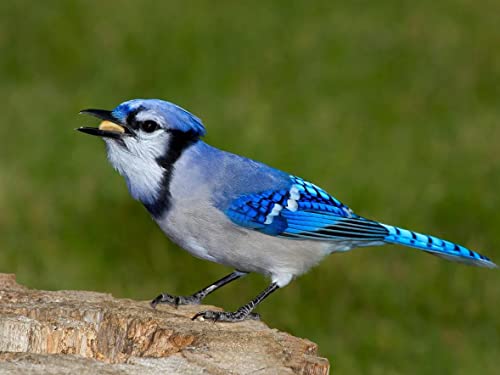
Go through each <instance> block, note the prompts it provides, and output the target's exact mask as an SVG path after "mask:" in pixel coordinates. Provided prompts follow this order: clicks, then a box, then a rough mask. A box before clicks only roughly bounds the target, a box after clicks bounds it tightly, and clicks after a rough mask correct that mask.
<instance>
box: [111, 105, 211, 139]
mask: <svg viewBox="0 0 500 375" xmlns="http://www.w3.org/2000/svg"><path fill="white" fill-rule="evenodd" d="M138 111H153V112H156V114H157V115H158V116H161V117H162V118H164V119H165V121H166V123H167V124H168V127H169V128H171V129H177V130H180V131H183V132H188V131H194V132H195V133H196V134H198V135H199V136H204V135H205V134H206V130H205V127H204V126H203V123H202V122H201V120H200V119H199V118H198V117H196V116H195V115H193V114H192V113H190V112H188V111H186V110H185V109H184V108H181V107H179V106H178V105H175V104H173V103H170V102H167V101H164V100H159V99H133V100H129V101H126V102H123V103H121V104H120V105H118V107H116V108H115V109H114V110H113V116H114V117H116V118H117V119H119V120H120V121H123V122H125V121H126V119H127V117H128V116H129V115H130V114H131V113H134V112H138Z"/></svg>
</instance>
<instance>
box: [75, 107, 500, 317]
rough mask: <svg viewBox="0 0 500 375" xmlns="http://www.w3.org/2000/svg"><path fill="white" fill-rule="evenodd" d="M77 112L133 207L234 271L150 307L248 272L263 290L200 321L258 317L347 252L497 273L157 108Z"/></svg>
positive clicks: (186, 300) (186, 299)
mask: <svg viewBox="0 0 500 375" xmlns="http://www.w3.org/2000/svg"><path fill="white" fill-rule="evenodd" d="M81 113H84V114H87V115H91V116H94V117H97V118H98V119H100V120H102V122H101V123H100V125H99V127H97V128H95V127H81V128H78V129H77V130H79V131H81V132H84V133H87V134H91V135H96V136H99V137H101V138H102V139H103V140H104V141H105V144H106V150H107V155H108V160H109V162H110V163H111V165H112V166H113V167H114V168H115V169H116V170H117V171H118V172H119V173H120V174H121V175H122V176H123V177H124V178H125V181H126V183H127V187H128V190H129V192H130V194H131V195H132V197H133V198H135V199H136V200H138V201H140V202H141V203H142V204H143V205H144V206H145V207H146V209H147V210H148V211H149V213H150V214H151V216H152V217H153V219H154V220H155V221H156V223H157V224H158V225H159V226H160V228H161V229H162V231H163V232H164V233H165V234H166V235H167V236H168V237H169V238H170V239H171V240H172V241H173V242H175V243H176V244H178V245H179V246H180V247H182V248H184V249H186V250H187V251H188V252H190V253H191V254H192V255H194V256H196V257H199V258H202V259H206V260H210V261H212V262H216V263H219V264H223V265H226V266H228V267H231V268H233V269H234V270H235V271H234V272H233V273H231V274H230V275H228V276H226V277H224V278H222V279H220V280H218V281H216V282H214V283H213V284H211V285H209V286H208V287H206V288H204V289H202V290H200V291H198V292H196V293H194V294H193V295H190V296H173V295H170V294H168V293H163V294H161V295H159V296H158V297H157V298H155V299H154V300H153V301H152V302H151V305H152V306H153V307H155V306H156V305H157V304H160V303H166V304H170V305H175V306H177V305H182V304H199V303H200V302H201V301H202V299H203V298H204V297H206V296H207V295H208V294H210V293H212V292H213V291H214V290H216V289H218V288H220V287H222V286H223V285H225V284H227V283H229V282H231V281H234V280H236V279H238V278H240V277H242V276H244V275H246V274H247V273H249V272H257V273H261V274H264V275H267V276H269V277H270V278H271V284H270V285H269V286H268V287H267V288H266V289H265V290H264V291H263V292H262V293H260V294H259V295H258V296H257V297H255V298H254V299H253V300H251V301H250V302H249V303H248V304H246V305H244V306H242V307H240V308H239V309H238V310H236V311H234V312H221V311H202V312H199V313H198V314H196V315H195V316H194V317H193V319H196V318H198V317H200V318H204V319H207V320H213V321H224V322H236V321H241V320H244V319H249V318H256V316H257V314H254V313H253V310H254V309H255V307H256V306H257V305H258V304H259V303H260V302H262V300H264V299H265V298H266V297H267V296H268V295H270V294H271V293H273V292H274V291H275V290H277V289H278V288H283V287H284V286H285V285H287V284H288V283H289V282H290V281H291V280H292V279H294V278H295V277H297V276H299V275H301V274H303V273H304V272H306V271H307V270H309V269H310V268H311V267H313V266H314V265H316V264H318V262H319V261H321V260H322V259H323V258H324V257H326V256H327V255H329V254H331V253H333V252H337V251H347V250H351V249H353V248H355V247H362V246H378V245H383V244H387V243H389V244H398V245H404V246H408V247H412V248H415V249H418V250H421V251H424V252H426V253H428V254H432V255H436V256H438V257H440V258H444V259H448V260H453V261H456V262H462V263H466V264H472V265H475V266H482V267H488V268H494V267H496V265H495V263H493V262H492V261H491V260H490V259H488V258H487V257H485V256H483V255H481V254H478V253H476V252H474V251H472V250H469V249H467V248H465V247H463V246H460V245H457V244H454V243H452V242H449V241H445V240H442V239H440V238H437V237H434V236H430V235H426V234H420V233H417V232H413V231H410V230H406V229H402V228H398V227H394V226H391V225H386V224H382V223H379V222H377V221H373V220H369V219H365V218H363V217H361V216H358V215H356V214H355V213H354V212H353V211H352V210H351V209H350V208H349V207H347V206H346V205H344V204H343V203H341V202H340V201H338V200H337V199H335V198H334V197H333V196H331V195H329V194H328V193H327V192H326V191H324V190H323V189H321V188H320V187H318V186H316V185H314V184H312V183H310V182H308V181H306V180H304V179H302V178H300V177H297V176H293V175H290V174H288V173H285V172H282V171H280V170H277V169H274V168H272V167H269V166H267V165H265V164H262V163H259V162H256V161H253V160H250V159H247V158H245V157H242V156H238V155H235V154H231V153H229V152H225V151H222V150H219V149H217V148H215V147H212V146H210V145H208V144H207V143H205V142H203V141H202V140H201V139H200V138H201V137H202V136H204V135H205V128H204V126H203V124H202V122H201V120H200V119H199V118H198V117H196V116H194V115H192V114H191V113H189V112H188V111H186V110H184V109H183V108H181V107H179V106H177V105H175V104H173V103H169V102H166V101H162V100H157V99H134V100H130V101H127V102H124V103H122V104H120V105H118V107H116V108H115V109H113V110H112V111H108V110H100V109H86V110H83V111H81Z"/></svg>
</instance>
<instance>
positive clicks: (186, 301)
mask: <svg viewBox="0 0 500 375" xmlns="http://www.w3.org/2000/svg"><path fill="white" fill-rule="evenodd" d="M200 302H201V298H200V297H198V296H196V295H192V296H172V295H170V294H168V293H162V294H160V295H159V296H158V297H156V298H155V299H154V300H152V301H151V307H152V308H153V309H154V308H156V306H157V305H159V304H163V303H164V304H167V305H170V306H174V307H177V306H180V305H199V304H200Z"/></svg>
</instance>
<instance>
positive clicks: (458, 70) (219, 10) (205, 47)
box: [0, 0, 500, 374]
mask: <svg viewBox="0 0 500 375" xmlns="http://www.w3.org/2000/svg"><path fill="white" fill-rule="evenodd" d="M330 3H331V2H329V1H324V2H315V3H314V4H313V3H312V2H305V1H304V2H288V1H277V2H259V3H255V2H245V3H243V2H231V1H219V2H213V1H202V2H159V1H155V2H153V1H143V2H140V3H139V2H135V1H90V0H88V1H83V0H82V1H45V2H39V1H4V2H0V82H1V84H0V97H1V102H2V112H1V113H2V116H1V118H2V120H1V126H0V137H1V139H2V143H1V147H0V249H1V250H0V272H14V273H16V274H17V275H18V279H19V280H20V282H22V283H24V284H26V285H29V286H30V287H34V288H48V289H73V288H76V289H93V290H99V291H103V292H111V293H113V294H114V295H116V296H120V297H131V298H139V299H149V298H152V297H154V296H155V295H156V294H157V293H158V292H160V291H164V290H165V291H170V292H173V293H188V292H192V291H194V290H196V289H197V288H199V287H201V286H204V285H206V284H207V283H208V282H210V281H212V280H214V279H216V278H218V277H221V276H222V275H224V274H225V273H226V272H228V270H227V269H224V268H223V267H221V266H218V265H215V264H211V263H207V262H203V261H200V260H197V259H195V258H193V257H191V256H190V255H189V254H187V253H186V252H183V251H181V250H180V249H178V248H177V247H175V246H174V245H172V244H171V243H170V242H169V241H168V240H167V239H166V238H165V237H164V236H163V234H162V233H161V232H160V231H159V229H158V228H156V226H155V225H153V223H152V221H151V219H150V218H149V217H148V215H147V213H146V212H145V210H144V209H143V208H142V207H141V206H140V204H138V203H137V202H135V201H133V200H132V199H131V198H130V197H129V195H128V193H127V191H126V187H125V184H124V182H123V180H122V178H121V177H120V176H118V175H117V174H116V173H115V172H114V171H113V170H112V169H111V167H110V166H109V165H108V163H107V161H106V158H105V154H104V147H103V145H102V144H101V142H99V141H98V140H96V139H94V138H91V137H87V136H84V135H82V134H79V133H76V132H75V131H74V130H73V129H74V128H75V127H78V126H81V125H84V124H89V121H91V120H89V119H88V118H83V117H79V116H77V113H78V111H79V110H80V109H82V108H87V107H97V108H112V107H114V106H115V105H117V104H118V103H120V102H121V101H123V100H126V99H131V98H136V97H157V98H164V99H168V100H170V101H173V102H175V103H178V104H180V105H182V106H184V107H186V108H187V109H189V110H191V111H192V112H194V113H195V114H197V115H199V116H200V117H201V118H202V119H203V120H204V122H205V125H206V126H207V128H208V136H207V137H206V140H207V141H208V142H209V143H211V144H213V145H216V146H218V147H221V148H223V149H227V150H230V151H232V152H235V153H239V154H243V155H246V156H250V157H252V158H255V159H258V160H261V161H264V162H266V163H268V164H271V165H273V166H275V167H278V168H281V169H284V170H287V171H290V172H293V173H295V174H297V175H300V176H302V177H304V178H307V179H309V180H312V181H313V182H315V183H317V184H319V185H321V186H322V187H324V188H325V189H326V190H328V191H330V192H331V193H333V194H334V195H335V196H336V197H337V198H339V199H341V200H342V201H343V202H345V203H346V204H349V205H350V206H351V207H352V208H353V209H354V210H356V211H357V212H358V213H359V214H362V215H364V216H367V217H370V218H376V219H379V220H381V221H384V222H387V223H391V224H398V225H401V226H403V227H410V228H412V229H415V230H418V231H423V232H428V233H431V234H434V235H438V236H442V237H444V238H447V239H451V240H454V241H456V242H458V243H461V244H463V245H466V246H469V247H471V248H473V249H477V250H479V251H481V252H483V253H484V254H485V255H488V256H490V257H492V258H493V259H496V260H497V261H499V260H500V249H499V248H498V244H499V243H500V231H499V230H498V228H499V225H500V216H499V208H500V194H499V191H500V157H499V150H500V149H499V144H500V126H499V121H500V105H499V103H500V48H499V45H500V38H499V33H498V14H500V3H498V2H494V1H481V2H478V1H471V0H456V1H450V0H443V1H420V2H404V1H390V0H383V1H378V2H360V1H351V2H344V3H343V4H336V5H333V6H332V5H330ZM91 123H92V121H91ZM265 285H266V281H265V280H264V279H263V278H262V277H260V276H251V277H249V278H247V279H245V280H242V281H240V282H238V283H236V284H234V285H231V286H228V287H227V289H223V290H221V291H220V292H218V293H216V294H215V295H213V297H212V296H211V297H210V298H209V299H208V300H207V302H209V303H213V304H217V305H221V306H224V307H226V308H234V307H237V306H238V305H239V304H242V303H244V302H246V301H247V300H248V299H249V298H250V297H252V296H254V295H255V294H256V293H257V292H258V291H259V289H261V288H263V287H264V286H265ZM499 296H500V277H499V273H498V271H490V270H483V269H476V268H471V267H464V266H461V265H458V264H453V263H449V262H445V261H441V260H439V259H437V258H435V257H430V256H426V255H424V254H421V253H418V252H417V251H413V250H409V249H405V248H401V247H394V246H391V247H389V246H388V247H385V248H371V249H363V250H358V251H354V252H351V253H348V254H340V255H334V256H331V257H330V258H328V259H327V260H325V261H324V262H323V263H322V264H321V265H319V266H318V267H317V268H316V269H314V270H312V271H311V272H310V273H308V274H307V275H305V276H303V277H301V278H300V279H299V280H297V281H295V282H294V283H292V284H291V285H290V286H288V287H287V288H285V289H283V290H282V291H280V292H278V293H276V294H275V295H273V296H272V297H271V298H270V299H269V300H268V301H266V302H265V303H264V304H263V305H262V307H261V308H260V309H259V311H260V312H261V313H262V315H263V316H264V319H265V321H266V322H268V323H269V324H270V325H271V326H273V327H277V328H279V329H282V330H287V331H289V332H291V333H293V334H295V335H298V336H304V337H308V338H309V339H311V340H313V341H315V342H317V343H318V344H319V345H320V348H321V353H322V354H323V355H325V356H327V357H328V358H329V359H330V361H331V363H332V366H333V370H334V371H333V372H334V373H338V374H358V373H365V374H409V373H415V374H437V373H453V374H475V373H480V374H496V373H498V357H499V355H500V304H499V303H498V300H499Z"/></svg>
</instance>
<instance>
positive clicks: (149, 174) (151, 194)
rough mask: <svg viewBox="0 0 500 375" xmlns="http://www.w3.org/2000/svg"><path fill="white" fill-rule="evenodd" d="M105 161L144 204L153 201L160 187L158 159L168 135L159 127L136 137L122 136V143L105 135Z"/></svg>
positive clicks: (162, 152) (138, 133)
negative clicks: (106, 157) (106, 159)
mask: <svg viewBox="0 0 500 375" xmlns="http://www.w3.org/2000/svg"><path fill="white" fill-rule="evenodd" d="M104 140H105V141H106V146H107V147H106V148H107V151H108V160H109V162H110V163H111V165H112V166H113V167H114V168H115V169H116V170H117V171H118V173H120V174H121V175H122V176H123V177H125V180H126V182H127V186H128V188H129V191H130V194H131V195H132V196H133V197H134V199H137V200H139V201H141V202H143V203H145V204H148V203H153V202H155V200H156V199H157V198H158V194H159V192H160V190H161V181H162V179H163V173H164V171H165V170H164V168H162V167H161V166H160V165H158V162H157V159H158V158H159V157H161V156H163V155H165V153H166V152H167V147H168V144H169V135H168V134H167V133H166V132H164V131H162V130H159V131H157V132H155V133H151V134H142V132H140V131H139V132H137V137H130V136H124V137H122V140H123V142H124V143H125V146H124V145H122V144H120V143H119V142H118V141H116V140H113V139H109V138H105V139H104Z"/></svg>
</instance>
